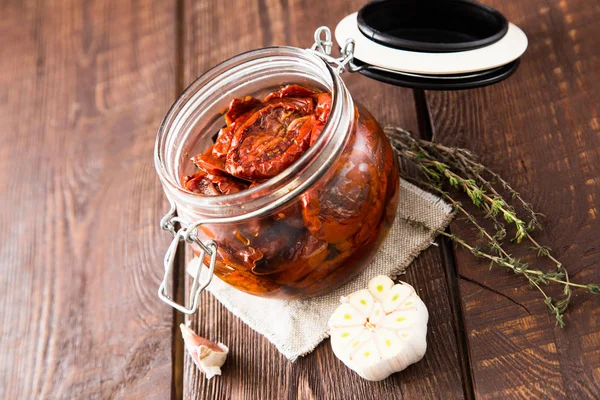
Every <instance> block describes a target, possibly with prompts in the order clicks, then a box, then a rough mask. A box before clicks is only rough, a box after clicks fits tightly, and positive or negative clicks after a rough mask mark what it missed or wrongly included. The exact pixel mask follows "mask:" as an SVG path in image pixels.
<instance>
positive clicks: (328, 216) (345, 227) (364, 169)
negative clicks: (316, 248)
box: [302, 157, 381, 244]
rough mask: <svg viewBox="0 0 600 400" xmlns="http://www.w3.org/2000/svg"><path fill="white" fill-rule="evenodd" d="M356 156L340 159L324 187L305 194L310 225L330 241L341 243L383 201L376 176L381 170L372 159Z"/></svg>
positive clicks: (320, 235)
mask: <svg viewBox="0 0 600 400" xmlns="http://www.w3.org/2000/svg"><path fill="white" fill-rule="evenodd" d="M356 159H359V158H357V157H353V158H349V159H347V161H346V162H344V163H340V165H338V168H337V169H336V171H335V173H334V176H333V177H332V178H331V181H329V182H328V183H327V185H326V186H325V187H324V188H315V189H313V190H310V191H309V192H308V193H306V194H305V195H304V196H303V198H302V204H303V210H302V215H303V217H304V223H305V225H306V228H307V229H308V230H309V231H310V232H311V233H312V234H313V235H315V236H316V237H317V238H319V239H322V240H325V241H327V242H328V243H334V244H336V243H341V242H343V241H345V240H347V239H349V238H351V237H352V236H353V235H354V234H356V233H357V232H358V231H359V230H360V229H361V227H362V226H363V225H365V224H367V223H368V221H369V219H370V211H371V210H372V209H373V207H376V203H377V202H379V201H380V200H379V198H378V195H379V192H380V190H381V188H380V183H379V182H378V181H377V180H374V179H373V177H374V176H377V170H376V169H375V168H374V165H373V164H372V163H370V162H368V160H364V161H365V162H360V163H357V162H355V161H354V160H356ZM374 218H379V216H374Z"/></svg>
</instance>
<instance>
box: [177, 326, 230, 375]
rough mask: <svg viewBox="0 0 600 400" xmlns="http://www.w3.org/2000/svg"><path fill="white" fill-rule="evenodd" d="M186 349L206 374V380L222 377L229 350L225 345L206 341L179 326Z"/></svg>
mask: <svg viewBox="0 0 600 400" xmlns="http://www.w3.org/2000/svg"><path fill="white" fill-rule="evenodd" d="M179 328H181V336H183V341H184V342H185V348H186V349H187V351H188V352H189V353H190V356H192V360H193V361H194V364H196V366H197V367H198V369H199V370H200V371H202V372H204V373H205V374H206V379H210V378H212V377H213V376H215V375H221V367H222V366H223V364H225V360H226V359H227V353H229V349H228V348H227V346H225V345H224V344H223V343H214V342H211V341H210V340H207V339H204V338H202V337H200V336H198V335H196V333H195V332H194V331H193V330H191V329H190V328H188V327H187V326H185V325H184V324H181V325H179Z"/></svg>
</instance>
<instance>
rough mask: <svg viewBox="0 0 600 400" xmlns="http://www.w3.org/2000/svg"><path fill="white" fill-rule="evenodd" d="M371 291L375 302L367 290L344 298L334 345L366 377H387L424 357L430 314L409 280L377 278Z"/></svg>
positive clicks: (333, 321) (333, 327)
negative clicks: (397, 282)
mask: <svg viewBox="0 0 600 400" xmlns="http://www.w3.org/2000/svg"><path fill="white" fill-rule="evenodd" d="M390 282H392V284H391V285H390ZM368 292H369V293H370V294H371V295H372V299H373V304H372V305H371V303H370V302H369V301H368V300H367V299H368V296H366V293H365V290H360V291H358V292H354V293H352V294H350V295H348V296H347V297H342V299H341V301H342V304H341V305H340V306H339V307H338V309H337V310H336V311H335V312H334V313H333V315H332V316H331V318H330V320H329V328H330V333H331V348H332V349H333V352H334V353H335V355H336V357H338V358H339V359H340V360H341V361H342V362H343V363H344V364H346V365H347V366H348V367H349V368H351V369H352V370H354V371H355V372H357V373H358V374H359V375H360V376H362V377H363V378H365V379H368V380H381V379H385V378H387V377H388V376H389V375H390V374H392V373H394V372H397V371H401V370H403V369H404V368H406V367H407V366H409V365H410V364H413V363H415V362H417V361H419V360H420V359H421V358H422V357H423V355H424V354H425V351H426V349H427V341H426V335H427V320H428V319H429V314H428V312H427V307H426V306H425V304H424V303H423V301H422V300H421V299H420V298H419V296H418V295H417V294H416V292H415V290H414V289H413V288H412V286H410V285H408V284H406V283H402V282H401V283H399V284H396V285H394V284H393V281H391V279H389V278H388V277H385V276H377V277H375V278H373V279H372V280H371V281H370V282H369V285H368ZM361 300H364V303H367V304H364V303H363V302H361ZM361 307H362V308H361ZM369 308H370V313H369V314H368V316H367V315H366V314H365V311H366V310H367V309H369Z"/></svg>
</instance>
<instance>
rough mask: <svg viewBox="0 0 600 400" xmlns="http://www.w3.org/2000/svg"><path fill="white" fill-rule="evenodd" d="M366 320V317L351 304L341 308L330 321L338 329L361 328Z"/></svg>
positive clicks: (343, 305)
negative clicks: (345, 327)
mask: <svg viewBox="0 0 600 400" xmlns="http://www.w3.org/2000/svg"><path fill="white" fill-rule="evenodd" d="M364 320H365V316H364V315H362V313H361V312H360V311H358V310H357V309H356V308H355V307H354V306H353V305H351V304H349V303H344V304H342V305H341V306H339V307H338V308H337V310H336V311H335V312H334V313H333V315H332V316H331V319H330V321H331V323H332V324H333V325H335V326H336V327H344V326H361V325H362V324H363V323H364Z"/></svg>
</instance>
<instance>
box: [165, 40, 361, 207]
mask: <svg viewBox="0 0 600 400" xmlns="http://www.w3.org/2000/svg"><path fill="white" fill-rule="evenodd" d="M278 59H280V61H282V62H285V60H286V59H287V60H288V61H290V62H292V60H295V61H300V62H302V63H305V64H303V65H306V67H307V68H308V67H311V68H314V69H315V71H318V72H319V73H320V74H322V75H323V76H319V77H316V76H315V77H314V78H315V80H317V78H319V79H321V81H320V83H321V84H325V83H324V82H325V81H326V82H327V83H328V84H329V86H330V87H329V88H328V89H329V90H330V91H331V94H332V105H331V113H330V116H329V119H328V121H327V123H326V124H325V126H324V128H323V131H322V132H321V135H320V136H319V138H318V139H317V141H316V142H315V143H314V144H313V146H311V147H310V148H309V149H308V151H307V152H306V153H305V154H303V155H302V157H300V159H298V160H296V162H294V163H293V164H292V165H291V166H289V167H288V168H286V169H285V170H284V171H283V172H282V173H280V174H279V175H277V176H275V177H273V178H271V179H269V180H267V181H265V182H263V183H261V184H259V185H257V186H256V187H253V188H251V189H248V190H244V191H241V192H238V193H234V194H230V195H223V196H200V195H198V194H195V193H193V192H190V191H188V190H186V189H184V188H183V186H182V185H181V182H180V181H179V177H178V174H177V173H174V172H175V171H170V170H169V168H168V166H167V165H166V162H165V154H164V153H165V151H166V148H167V147H168V145H169V143H170V142H169V138H170V137H171V138H172V136H171V135H177V134H178V132H179V130H180V129H182V123H184V122H186V119H185V118H186V117H187V118H189V117H190V116H189V113H190V112H192V111H194V110H195V109H197V108H200V107H202V102H201V100H202V96H203V94H206V93H205V92H211V91H212V92H215V91H216V90H217V88H218V87H219V82H224V81H226V80H227V79H231V78H232V77H233V76H234V75H236V74H238V75H239V74H240V73H243V71H244V68H248V67H249V66H250V65H259V64H258V63H263V64H264V63H268V62H275V61H276V60H278ZM261 65H262V64H261ZM265 65H266V64H265ZM313 72H314V71H313ZM230 83H231V82H230ZM212 92H211V93H212ZM196 103H199V104H196ZM353 109H354V104H353V101H352V98H351V96H350V94H349V92H348V90H347V88H346V87H345V85H344V83H343V81H342V80H341V77H340V76H339V74H338V73H337V72H336V71H335V70H334V69H333V68H332V67H331V66H330V65H329V64H327V63H326V62H325V61H324V60H323V59H322V58H321V57H319V56H318V55H317V54H316V53H315V52H314V51H312V50H305V49H300V48H297V47H291V46H273V47H265V48H261V49H256V50H251V51H248V52H245V53H242V54H239V55H237V56H234V57H232V58H230V59H228V60H226V61H224V62H222V63H220V64H218V65H216V66H215V67H213V68H211V69H210V70H208V71H207V72H206V73H204V74H203V75H201V76H200V77H199V78H197V79H196V80H195V81H194V82H192V83H191V84H190V85H189V86H188V87H187V88H186V89H185V90H184V91H183V93H182V94H181V95H180V96H179V97H178V99H177V100H176V101H175V103H174V104H173V105H172V106H171V108H170V109H169V111H168V112H167V114H166V116H165V118H164V119H163V121H162V123H161V125H160V128H159V130H158V134H157V138H156V143H155V148H154V161H155V168H156V171H157V173H158V175H159V178H160V180H161V183H162V185H163V188H164V190H165V193H166V194H167V197H168V198H169V199H170V200H171V201H174V202H175V204H176V205H177V206H180V205H182V204H185V205H186V206H191V207H194V208H195V209H202V210H203V212H202V213H201V214H202V215H203V216H205V217H207V218H219V217H237V218H238V219H246V218H251V217H255V216H258V215H261V214H263V213H265V212H268V211H269V210H272V209H275V208H277V207H280V206H281V205H283V204H285V203H287V202H288V201H290V200H291V199H293V198H295V197H296V196H297V195H298V194H300V193H301V192H303V191H305V190H306V189H307V188H308V187H310V186H311V185H312V183H314V182H315V181H316V180H317V179H318V178H319V177H320V176H322V175H323V173H325V171H327V170H328V167H329V166H330V165H332V164H333V162H334V160H335V158H336V157H337V155H338V154H339V153H340V151H341V149H342V148H343V147H344V144H345V142H346V140H345V139H347V137H346V136H347V135H346V132H347V131H348V130H349V127H350V126H351V124H352V120H353V118H351V116H350V115H349V114H352V113H349V112H344V110H353ZM352 115H353V114H352ZM234 205H237V206H240V207H237V208H236V207H232V206H234Z"/></svg>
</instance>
